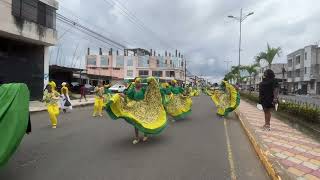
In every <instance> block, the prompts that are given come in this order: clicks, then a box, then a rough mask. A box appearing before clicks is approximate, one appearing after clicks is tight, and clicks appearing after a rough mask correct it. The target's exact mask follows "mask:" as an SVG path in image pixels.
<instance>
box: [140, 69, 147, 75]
mask: <svg viewBox="0 0 320 180" xmlns="http://www.w3.org/2000/svg"><path fill="white" fill-rule="evenodd" d="M139 76H149V71H148V70H140V71H139Z"/></svg>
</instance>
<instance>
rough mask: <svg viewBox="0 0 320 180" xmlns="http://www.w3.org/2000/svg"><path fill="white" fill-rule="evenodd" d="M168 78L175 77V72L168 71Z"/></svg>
mask: <svg viewBox="0 0 320 180" xmlns="http://www.w3.org/2000/svg"><path fill="white" fill-rule="evenodd" d="M166 77H174V71H166Z"/></svg>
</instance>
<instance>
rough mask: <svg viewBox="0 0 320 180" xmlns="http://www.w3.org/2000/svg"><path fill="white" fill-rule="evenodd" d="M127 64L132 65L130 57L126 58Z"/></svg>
mask: <svg viewBox="0 0 320 180" xmlns="http://www.w3.org/2000/svg"><path fill="white" fill-rule="evenodd" d="M127 66H133V59H131V58H128V59H127Z"/></svg>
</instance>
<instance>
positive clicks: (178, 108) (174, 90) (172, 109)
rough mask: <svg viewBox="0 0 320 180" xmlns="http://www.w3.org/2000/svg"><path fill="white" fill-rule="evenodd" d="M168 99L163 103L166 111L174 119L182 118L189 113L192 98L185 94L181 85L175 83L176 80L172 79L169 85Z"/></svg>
mask: <svg viewBox="0 0 320 180" xmlns="http://www.w3.org/2000/svg"><path fill="white" fill-rule="evenodd" d="M168 89H169V91H170V101H169V102H168V103H167V104H166V105H165V108H166V111H167V113H168V114H169V115H170V116H172V117H173V118H174V119H175V120H179V119H183V118H184V117H186V116H187V115H188V114H190V113H191V107H192V100H191V98H190V97H189V96H188V95H186V94H185V91H184V89H183V88H182V87H179V86H178V85H177V81H176V80H172V81H171V82H170V86H169V88H168Z"/></svg>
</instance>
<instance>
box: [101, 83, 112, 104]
mask: <svg viewBox="0 0 320 180" xmlns="http://www.w3.org/2000/svg"><path fill="white" fill-rule="evenodd" d="M110 87H111V85H110V84H105V85H104V94H103V97H104V101H103V107H105V106H106V104H107V103H108V102H109V100H110V99H111V97H112V92H111V91H110V89H109V88H110Z"/></svg>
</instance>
